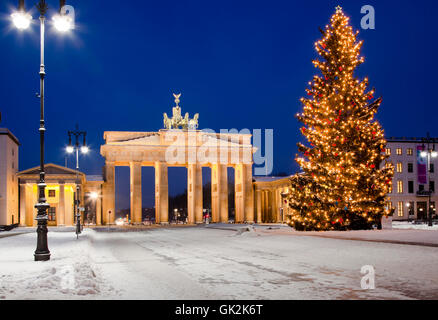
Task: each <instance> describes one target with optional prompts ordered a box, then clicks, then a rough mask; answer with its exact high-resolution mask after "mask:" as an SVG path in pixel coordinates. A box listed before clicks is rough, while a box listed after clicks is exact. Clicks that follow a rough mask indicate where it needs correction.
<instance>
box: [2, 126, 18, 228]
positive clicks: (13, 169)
mask: <svg viewBox="0 0 438 320" xmlns="http://www.w3.org/2000/svg"><path fill="white" fill-rule="evenodd" d="M18 146H19V142H18V139H17V138H16V137H15V136H14V135H13V134H12V133H11V132H10V131H9V130H8V129H4V128H0V226H6V225H12V224H17V223H18V219H19V214H18V183H17V175H16V174H17V171H18Z"/></svg>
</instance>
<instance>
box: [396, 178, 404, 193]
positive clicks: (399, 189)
mask: <svg viewBox="0 0 438 320" xmlns="http://www.w3.org/2000/svg"><path fill="white" fill-rule="evenodd" d="M397 193H403V181H401V180H399V181H397Z"/></svg>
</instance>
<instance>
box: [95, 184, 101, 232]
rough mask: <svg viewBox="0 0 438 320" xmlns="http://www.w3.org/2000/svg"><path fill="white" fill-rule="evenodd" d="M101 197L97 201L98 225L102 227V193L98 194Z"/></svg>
mask: <svg viewBox="0 0 438 320" xmlns="http://www.w3.org/2000/svg"><path fill="white" fill-rule="evenodd" d="M97 194H98V195H99V196H98V197H97V199H96V225H98V226H100V225H102V196H101V194H100V192H98V193H97Z"/></svg>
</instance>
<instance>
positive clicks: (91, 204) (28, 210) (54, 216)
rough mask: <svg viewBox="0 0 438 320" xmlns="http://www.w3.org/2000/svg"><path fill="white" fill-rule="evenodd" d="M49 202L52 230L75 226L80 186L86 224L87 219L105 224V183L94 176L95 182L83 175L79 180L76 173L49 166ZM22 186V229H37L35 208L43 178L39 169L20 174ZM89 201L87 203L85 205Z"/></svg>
mask: <svg viewBox="0 0 438 320" xmlns="http://www.w3.org/2000/svg"><path fill="white" fill-rule="evenodd" d="M45 172H46V184H47V187H46V199H47V203H48V204H49V205H50V207H49V209H48V217H49V220H48V225H49V226H73V225H74V222H75V214H74V212H75V205H74V199H75V192H76V183H78V184H79V190H80V192H79V193H80V195H79V197H80V201H81V204H80V206H81V207H83V208H84V209H85V210H84V211H81V216H82V218H81V219H82V220H84V217H87V221H88V222H91V223H96V224H100V222H101V209H100V208H101V201H102V200H101V197H100V194H101V193H100V188H101V185H102V182H103V181H101V180H102V179H101V178H100V179H99V178H96V176H92V179H90V180H92V181H87V177H86V176H85V174H84V173H82V172H79V174H78V178H79V179H78V180H77V179H76V171H75V170H72V169H69V168H65V167H62V166H58V165H56V164H52V163H49V164H46V166H45ZM17 176H18V179H19V186H20V203H19V208H20V225H21V226H28V227H31V226H36V221H35V217H36V214H37V211H36V209H35V204H36V203H37V200H38V194H37V183H38V178H39V167H35V168H31V169H28V170H24V171H21V172H19V173H18V174H17ZM91 192H95V193H96V194H97V195H99V196H98V197H97V198H95V199H91V197H89V195H90V194H91ZM84 201H85V202H84Z"/></svg>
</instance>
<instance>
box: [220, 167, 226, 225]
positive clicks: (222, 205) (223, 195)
mask: <svg viewBox="0 0 438 320" xmlns="http://www.w3.org/2000/svg"><path fill="white" fill-rule="evenodd" d="M219 166H220V168H219V182H220V183H219V186H220V187H219V206H220V208H219V220H220V222H223V223H227V222H228V171H227V166H226V165H223V164H221V165H219Z"/></svg>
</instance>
